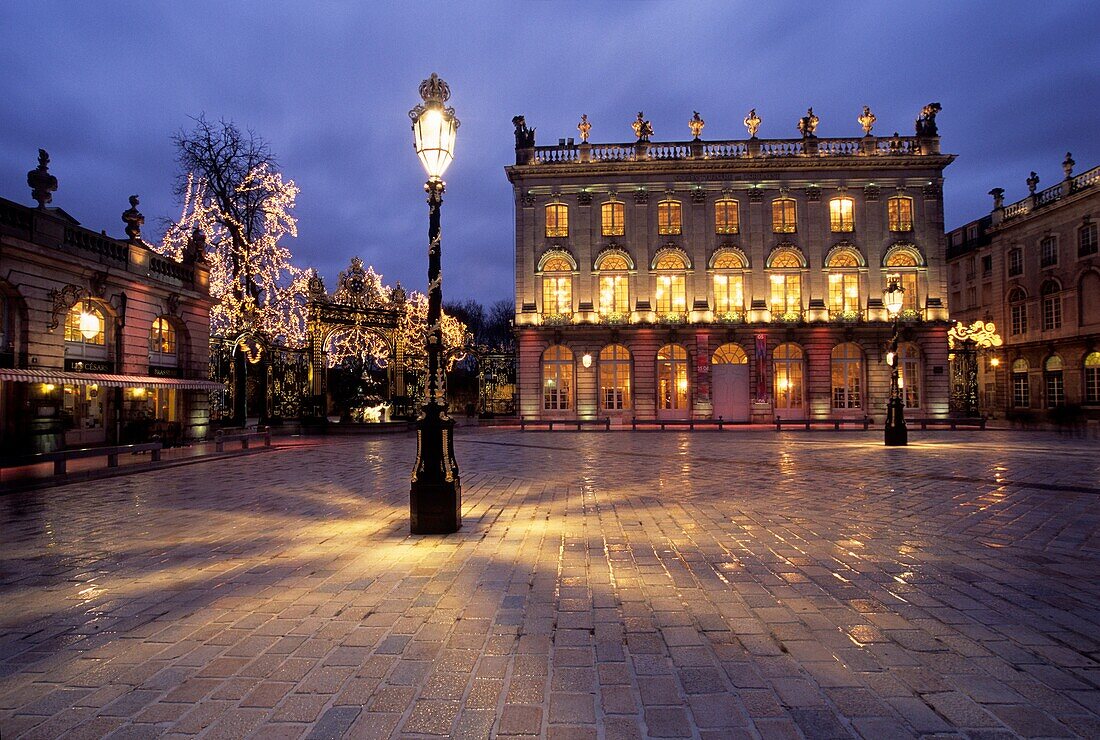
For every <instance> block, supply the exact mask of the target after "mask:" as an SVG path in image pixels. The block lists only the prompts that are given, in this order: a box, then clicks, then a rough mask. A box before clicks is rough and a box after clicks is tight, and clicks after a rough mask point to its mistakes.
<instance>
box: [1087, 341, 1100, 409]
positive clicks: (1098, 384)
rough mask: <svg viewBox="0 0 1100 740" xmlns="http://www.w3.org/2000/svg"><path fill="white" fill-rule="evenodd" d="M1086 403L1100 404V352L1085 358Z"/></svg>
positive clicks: (1090, 353) (1091, 353)
mask: <svg viewBox="0 0 1100 740" xmlns="http://www.w3.org/2000/svg"><path fill="white" fill-rule="evenodd" d="M1085 403H1100V352H1089V353H1088V355H1086V356H1085Z"/></svg>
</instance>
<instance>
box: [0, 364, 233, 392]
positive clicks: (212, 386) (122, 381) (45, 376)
mask: <svg viewBox="0 0 1100 740" xmlns="http://www.w3.org/2000/svg"><path fill="white" fill-rule="evenodd" d="M0 380H2V381H8V382H12V383H53V384H55V385H61V384H63V383H68V384H69V385H101V386H104V387H106V388H179V389H181V390H197V391H220V390H224V389H225V385H223V384H222V383H215V382H214V381H212V380H189V379H185V378H154V377H152V376H151V375H112V374H110V373H73V372H67V371H65V370H45V369H40V368H34V369H30V368H27V369H24V368H18V369H14V368H4V369H0Z"/></svg>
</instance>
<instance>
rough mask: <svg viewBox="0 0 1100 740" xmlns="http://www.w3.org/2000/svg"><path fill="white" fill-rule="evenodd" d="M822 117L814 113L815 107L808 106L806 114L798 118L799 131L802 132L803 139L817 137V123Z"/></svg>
mask: <svg viewBox="0 0 1100 740" xmlns="http://www.w3.org/2000/svg"><path fill="white" fill-rule="evenodd" d="M819 120H820V119H819V118H818V117H817V116H815V115H814V109H813V108H812V107H811V108H808V109H807V110H806V115H804V116H802V118H799V119H798V132H799V133H800V134H802V138H803V139H816V138H817V136H816V135H815V134H814V132H815V131H817V124H818V121H819Z"/></svg>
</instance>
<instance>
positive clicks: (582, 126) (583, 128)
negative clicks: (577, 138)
mask: <svg viewBox="0 0 1100 740" xmlns="http://www.w3.org/2000/svg"><path fill="white" fill-rule="evenodd" d="M577 130H578V131H580V132H581V143H582V144H587V143H588V132H589V131H591V130H592V124H591V123H589V122H588V114H587V113H584V114H582V115H581V122H580V123H578V124H577Z"/></svg>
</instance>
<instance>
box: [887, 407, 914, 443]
mask: <svg viewBox="0 0 1100 740" xmlns="http://www.w3.org/2000/svg"><path fill="white" fill-rule="evenodd" d="M884 441H885V443H886V446H887V447H904V446H906V445H908V444H909V429H908V428H907V427H906V426H905V408H904V407H903V406H902V405H901V399H900V398H891V399H890V403H889V404H887V406H886V429H885V439H884Z"/></svg>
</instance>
